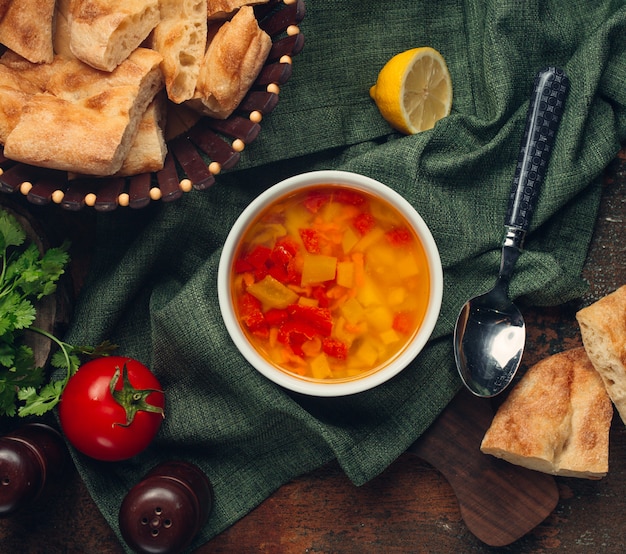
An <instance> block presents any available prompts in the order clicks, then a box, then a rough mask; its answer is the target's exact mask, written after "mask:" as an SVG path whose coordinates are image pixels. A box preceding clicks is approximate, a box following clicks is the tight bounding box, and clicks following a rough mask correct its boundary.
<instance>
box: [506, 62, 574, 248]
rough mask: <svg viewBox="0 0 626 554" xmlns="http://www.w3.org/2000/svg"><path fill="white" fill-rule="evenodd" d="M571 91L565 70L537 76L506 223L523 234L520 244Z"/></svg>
mask: <svg viewBox="0 0 626 554" xmlns="http://www.w3.org/2000/svg"><path fill="white" fill-rule="evenodd" d="M568 91H569V78H568V77H567V75H566V74H565V72H564V71H563V70H562V69H559V68H557V67H547V68H545V69H542V70H541V71H540V72H539V73H537V76H536V77H535V82H534V88H533V93H532V96H531V99H530V105H529V107H528V114H527V116H526V130H525V131H524V137H523V139H522V144H521V148H520V153H519V158H518V160H517V168H516V169H515V176H514V178H513V186H512V188H511V196H510V198H509V207H508V211H507V215H506V220H505V224H506V225H507V226H508V227H512V228H514V229H518V230H519V231H522V233H521V236H520V240H521V241H523V238H524V237H523V236H524V235H525V233H526V231H528V228H529V227H530V220H531V217H532V214H533V211H534V209H535V205H536V204H537V197H538V196H539V187H540V186H541V183H542V181H543V179H544V176H545V174H546V170H547V167H548V161H549V160H550V155H551V154H552V149H553V147H554V142H555V140H556V132H557V129H558V127H559V123H560V122H561V116H562V115H563V105H564V103H565V98H566V96H567V93H568ZM519 235H520V233H518V236H519ZM518 246H519V247H521V244H519V245H518Z"/></svg>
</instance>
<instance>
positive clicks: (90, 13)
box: [68, 0, 160, 71]
mask: <svg viewBox="0 0 626 554" xmlns="http://www.w3.org/2000/svg"><path fill="white" fill-rule="evenodd" d="M159 19H160V12H159V2H158V0H73V1H72V2H71V3H70V11H69V15H68V28H69V32H70V49H71V51H72V53H73V54H74V55H75V56H76V57H77V58H78V59H79V60H82V61H83V62H85V63H86V64H89V65H90V66H92V67H95V68H96V69H101V70H103V71H113V69H115V68H116V67H117V66H118V65H119V64H120V63H122V61H124V60H125V59H126V58H128V56H129V55H130V53H131V52H132V51H133V50H135V49H136V48H138V47H139V46H140V45H141V43H142V42H143V41H144V40H145V39H146V38H147V36H148V35H149V34H150V32H151V31H152V30H153V29H154V28H155V27H156V26H157V24H158V22H159Z"/></svg>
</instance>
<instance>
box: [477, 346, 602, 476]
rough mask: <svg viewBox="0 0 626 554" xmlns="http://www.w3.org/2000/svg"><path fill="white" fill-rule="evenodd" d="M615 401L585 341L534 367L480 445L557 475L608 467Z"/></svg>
mask: <svg viewBox="0 0 626 554" xmlns="http://www.w3.org/2000/svg"><path fill="white" fill-rule="evenodd" d="M612 416H613V406H612V404H611V400H610V398H609V396H608V394H607V392H606V389H605V388H604V384H603V383H602V379H601V378H600V376H599V375H598V372H597V371H596V370H595V369H594V367H593V364H592V363H591V361H590V360H589V358H588V356H587V354H586V352H585V349H584V348H583V347H580V348H574V349H572V350H568V351H565V352H561V353H558V354H554V355H552V356H550V357H548V358H546V359H544V360H542V361H540V362H539V363H537V364H535V365H534V366H533V367H531V368H530V369H529V370H528V371H527V372H526V374H525V375H524V376H523V377H522V379H521V380H520V381H519V383H518V384H517V385H516V386H515V388H514V389H513V390H512V391H511V392H510V394H509V396H508V397H507V399H506V400H505V401H504V402H503V403H502V405H501V406H500V408H499V409H498V411H497V413H496V415H495V416H494V418H493V421H492V423H491V426H490V427H489V429H488V430H487V432H486V433H485V436H484V438H483V440H482V443H481V446H480V449H481V451H482V452H483V453H485V454H491V455H492V456H495V457H497V458H502V459H504V460H506V461H508V462H510V463H513V464H516V465H519V466H523V467H526V468H529V469H533V470H536V471H541V472H544V473H549V474H552V475H562V476H567V477H580V478H586V479H600V478H601V477H604V476H605V475H606V474H607V472H608V458H609V429H610V425H611V419H612Z"/></svg>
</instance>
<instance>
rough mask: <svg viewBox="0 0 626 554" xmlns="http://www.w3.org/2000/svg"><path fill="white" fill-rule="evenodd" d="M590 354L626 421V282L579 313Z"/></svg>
mask: <svg viewBox="0 0 626 554" xmlns="http://www.w3.org/2000/svg"><path fill="white" fill-rule="evenodd" d="M576 319H577V320H578V324H579V326H580V333H581V336H582V339H583V344H584V345H585V349H586V350H587V354H588V355H589V358H590V359H591V362H592V363H593V365H594V367H595V368H596V370H597V371H598V373H599V374H600V376H601V377H602V380H603V381H604V385H605V387H606V390H607V392H608V393H609V396H610V397H611V400H612V401H613V404H615V407H616V408H617V411H618V413H619V415H620V417H621V419H622V421H623V422H624V423H625V424H626V285H624V286H622V287H620V288H618V289H617V290H615V291H614V292H612V293H611V294H608V295H606V296H605V297H604V298H601V299H600V300H598V301H597V302H594V303H593V304H591V305H590V306H587V307H586V308H583V309H582V310H580V311H579V312H578V313H577V314H576Z"/></svg>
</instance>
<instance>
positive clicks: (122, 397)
mask: <svg viewBox="0 0 626 554" xmlns="http://www.w3.org/2000/svg"><path fill="white" fill-rule="evenodd" d="M120 375H121V376H122V388H121V389H119V390H117V389H116V388H115V386H116V385H117V382H118V381H119V379H120ZM109 390H110V391H111V395H112V396H113V398H114V400H115V401H116V402H117V403H118V404H119V405H120V406H121V407H122V408H124V412H125V413H126V423H114V424H113V426H115V425H119V426H120V427H129V426H130V425H131V424H132V422H133V421H134V419H135V415H137V412H151V413H157V414H161V417H163V418H165V413H164V412H163V408H161V407H159V406H154V405H152V404H149V403H148V401H147V398H148V396H150V395H151V394H152V393H153V392H160V393H161V394H163V391H162V390H159V389H136V388H135V387H133V386H132V384H131V382H130V379H129V378H128V368H127V367H126V364H124V366H123V367H122V370H121V371H120V368H119V367H117V368H115V373H114V374H113V377H112V378H111V382H110V383H109Z"/></svg>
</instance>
